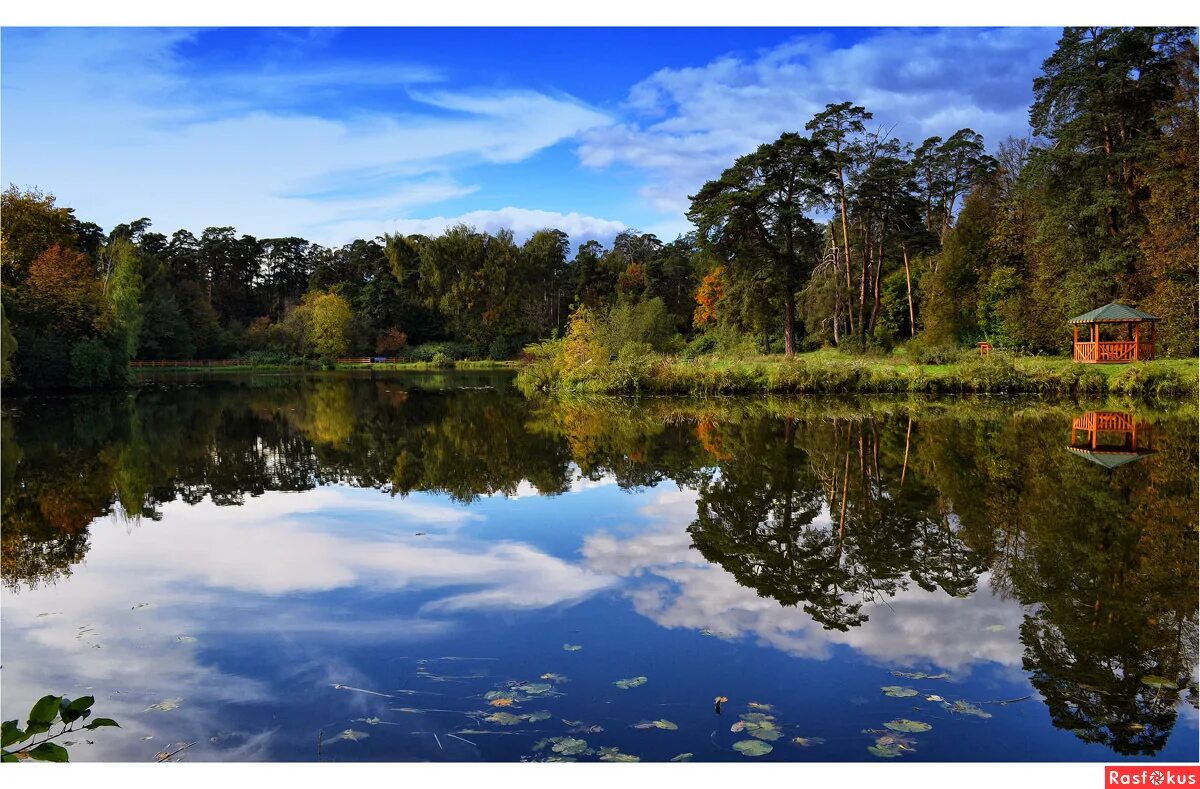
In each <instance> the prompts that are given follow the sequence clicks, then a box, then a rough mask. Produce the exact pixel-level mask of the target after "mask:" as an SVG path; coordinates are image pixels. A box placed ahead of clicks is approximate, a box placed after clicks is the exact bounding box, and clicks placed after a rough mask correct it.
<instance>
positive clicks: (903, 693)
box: [880, 685, 917, 699]
mask: <svg viewBox="0 0 1200 789" xmlns="http://www.w3.org/2000/svg"><path fill="white" fill-rule="evenodd" d="M880 690H882V691H883V695H885V696H891V697H892V698H896V699H906V698H908V697H909V696H915V695H917V692H916V691H915V690H913V689H912V688H905V687H902V686H900V685H884V686H883V687H882V688H880Z"/></svg>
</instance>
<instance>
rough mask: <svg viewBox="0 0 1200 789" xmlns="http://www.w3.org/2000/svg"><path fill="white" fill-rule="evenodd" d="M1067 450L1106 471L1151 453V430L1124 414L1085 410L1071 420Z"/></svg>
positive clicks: (1152, 431) (1128, 414) (1144, 424)
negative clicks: (1069, 441) (1069, 442)
mask: <svg viewBox="0 0 1200 789" xmlns="http://www.w3.org/2000/svg"><path fill="white" fill-rule="evenodd" d="M1139 433H1140V435H1139ZM1067 449H1068V450H1070V451H1071V452H1073V453H1075V454H1076V455H1078V456H1079V457H1082V458H1086V459H1087V460H1090V461H1092V462H1093V463H1096V464H1098V465H1101V466H1104V467H1105V468H1109V469H1112V468H1116V467H1117V466H1123V465H1125V464H1126V463H1132V462H1133V461H1135V460H1141V459H1142V458H1144V457H1145V456H1146V455H1153V454H1154V427H1153V425H1151V424H1150V423H1149V422H1144V421H1141V422H1140V421H1138V419H1137V417H1136V416H1135V415H1133V414H1131V413H1127V412H1124V411H1088V412H1086V413H1084V414H1082V415H1080V416H1077V417H1075V419H1074V420H1072V422H1071V444H1070V446H1068V447H1067Z"/></svg>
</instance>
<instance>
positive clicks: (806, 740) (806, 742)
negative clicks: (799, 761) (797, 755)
mask: <svg viewBox="0 0 1200 789" xmlns="http://www.w3.org/2000/svg"><path fill="white" fill-rule="evenodd" d="M792 743H793V744H795V745H799V746H800V747H801V748H811V747H813V746H814V745H824V744H825V738H824V737H793V738H792Z"/></svg>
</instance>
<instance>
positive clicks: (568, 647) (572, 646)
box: [563, 644, 583, 652]
mask: <svg viewBox="0 0 1200 789" xmlns="http://www.w3.org/2000/svg"><path fill="white" fill-rule="evenodd" d="M581 649H583V647H582V646H580V645H579V644H563V650H564V651H566V652H578V651H579V650H581Z"/></svg>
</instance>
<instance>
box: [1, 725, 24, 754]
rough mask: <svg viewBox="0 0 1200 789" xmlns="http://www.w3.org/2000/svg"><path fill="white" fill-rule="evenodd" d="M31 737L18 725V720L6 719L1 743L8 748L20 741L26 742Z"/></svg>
mask: <svg viewBox="0 0 1200 789" xmlns="http://www.w3.org/2000/svg"><path fill="white" fill-rule="evenodd" d="M27 739H29V738H28V736H27V735H26V734H25V732H23V731H21V729H20V727H18V726H17V722H16V721H4V729H3V737H2V739H0V745H2V746H3V747H5V748H7V747H8V746H10V745H13V744H15V743H18V742H24V741H25V740H27Z"/></svg>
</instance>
